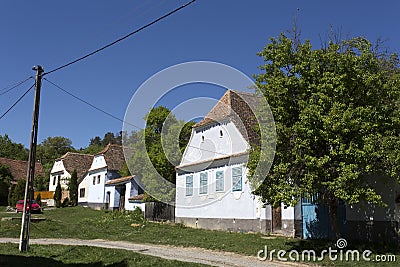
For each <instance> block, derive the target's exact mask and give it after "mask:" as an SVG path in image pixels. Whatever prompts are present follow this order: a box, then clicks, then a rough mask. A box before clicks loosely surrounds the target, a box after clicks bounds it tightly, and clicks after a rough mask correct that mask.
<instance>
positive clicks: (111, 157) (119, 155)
mask: <svg viewBox="0 0 400 267" xmlns="http://www.w3.org/2000/svg"><path fill="white" fill-rule="evenodd" d="M98 155H102V156H103V157H104V159H105V161H106V164H107V168H108V170H110V171H120V170H121V169H122V167H123V166H124V163H125V156H124V151H123V147H122V146H121V145H115V144H108V145H107V146H106V147H105V148H104V149H103V150H102V151H100V152H99V153H97V154H96V156H98Z"/></svg>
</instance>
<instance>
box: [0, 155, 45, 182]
mask: <svg viewBox="0 0 400 267" xmlns="http://www.w3.org/2000/svg"><path fill="white" fill-rule="evenodd" d="M0 165H5V166H8V167H9V168H10V171H11V173H12V175H13V177H14V180H15V181H18V180H20V179H26V174H27V171H28V161H25V160H16V159H8V158H0ZM37 175H42V176H44V171H43V166H42V164H41V163H40V162H36V163H35V176H37Z"/></svg>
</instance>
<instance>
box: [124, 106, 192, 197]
mask: <svg viewBox="0 0 400 267" xmlns="http://www.w3.org/2000/svg"><path fill="white" fill-rule="evenodd" d="M145 120H146V127H145V129H143V130H141V131H139V132H137V133H134V138H130V139H129V140H130V141H131V143H130V142H129V141H128V143H130V147H131V149H132V152H133V153H132V157H131V158H130V159H129V160H128V166H129V169H130V171H131V173H132V174H135V175H140V176H141V177H142V182H143V184H144V185H145V187H146V188H145V189H146V191H147V192H149V193H150V194H152V195H153V196H154V197H155V198H157V199H159V200H163V201H170V200H171V199H172V198H174V194H175V192H174V191H173V190H171V183H172V185H173V184H175V179H176V178H175V177H176V174H175V166H176V165H178V164H179V161H180V158H181V155H182V151H183V150H184V148H185V147H186V145H187V142H188V140H189V137H190V133H191V126H192V125H193V122H189V123H185V122H184V121H180V120H177V119H176V117H175V116H174V115H173V114H172V113H171V111H170V110H169V109H168V108H166V107H163V106H159V107H156V108H153V109H151V110H150V112H149V113H148V114H147V115H146V117H145Z"/></svg>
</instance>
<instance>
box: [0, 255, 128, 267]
mask: <svg viewBox="0 0 400 267" xmlns="http://www.w3.org/2000/svg"><path fill="white" fill-rule="evenodd" d="M0 266H2V267H11V266H32V267H33V266H35V267H36V266H40V267H78V266H84V267H103V266H107V267H127V266H128V264H127V262H126V261H121V262H117V263H113V264H108V265H105V264H103V263H102V262H96V263H86V264H85V263H70V264H68V263H63V262H60V261H56V260H53V259H49V258H43V257H35V256H32V257H25V256H15V255H0Z"/></svg>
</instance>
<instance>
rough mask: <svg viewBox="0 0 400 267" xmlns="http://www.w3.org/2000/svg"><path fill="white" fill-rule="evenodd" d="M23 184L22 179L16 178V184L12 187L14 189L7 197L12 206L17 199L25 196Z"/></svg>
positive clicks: (24, 182)
mask: <svg viewBox="0 0 400 267" xmlns="http://www.w3.org/2000/svg"><path fill="white" fill-rule="evenodd" d="M25 184H26V181H25V180H24V179H21V180H18V183H17V185H16V186H15V187H14V191H13V194H12V196H11V197H9V199H10V200H11V203H10V206H12V207H14V206H15V204H17V201H18V200H21V199H24V197H25Z"/></svg>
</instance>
